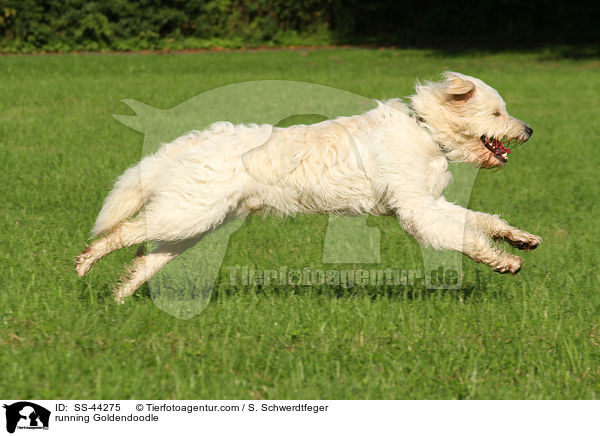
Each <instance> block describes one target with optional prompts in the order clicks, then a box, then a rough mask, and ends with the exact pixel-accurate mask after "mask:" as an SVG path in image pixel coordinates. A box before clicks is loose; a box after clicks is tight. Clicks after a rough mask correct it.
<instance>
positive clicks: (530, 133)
mask: <svg viewBox="0 0 600 436" xmlns="http://www.w3.org/2000/svg"><path fill="white" fill-rule="evenodd" d="M525 132H526V133H527V136H531V135H533V129H532V128H531V127H529V126H525Z"/></svg>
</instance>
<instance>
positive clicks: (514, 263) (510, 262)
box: [494, 253, 523, 276]
mask: <svg viewBox="0 0 600 436" xmlns="http://www.w3.org/2000/svg"><path fill="white" fill-rule="evenodd" d="M522 266H523V259H522V258H520V257H519V256H515V255H513V254H507V253H506V254H504V255H503V256H502V259H501V260H500V261H499V262H498V263H497V264H496V265H495V266H494V271H496V272H499V273H500V274H507V273H511V274H512V275H513V276H516V275H517V274H518V273H519V271H521V267H522Z"/></svg>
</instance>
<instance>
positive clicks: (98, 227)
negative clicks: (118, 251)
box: [92, 163, 149, 237]
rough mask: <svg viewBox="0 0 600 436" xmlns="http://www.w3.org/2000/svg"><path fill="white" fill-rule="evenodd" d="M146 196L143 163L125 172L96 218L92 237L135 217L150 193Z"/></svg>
mask: <svg viewBox="0 0 600 436" xmlns="http://www.w3.org/2000/svg"><path fill="white" fill-rule="evenodd" d="M146 194H147V195H146V196H145V195H144V189H143V186H142V178H141V163H140V164H137V165H136V166H134V167H131V168H129V169H128V170H127V171H125V172H124V173H123V174H122V175H121V177H119V178H118V179H117V181H116V183H115V186H114V188H113V189H112V191H111V192H110V194H108V196H107V197H106V199H105V200H104V204H103V205H102V210H100V213H99V214H98V218H96V223H95V224H94V228H93V229H92V236H93V237H96V236H98V235H100V234H102V233H106V232H108V231H109V230H110V229H112V228H113V227H114V226H116V225H117V224H119V223H120V222H122V221H124V220H126V219H127V218H129V217H131V216H133V215H134V214H135V213H136V212H137V211H138V210H140V209H141V207H142V206H143V205H144V202H145V200H146V199H147V197H148V194H149V193H146Z"/></svg>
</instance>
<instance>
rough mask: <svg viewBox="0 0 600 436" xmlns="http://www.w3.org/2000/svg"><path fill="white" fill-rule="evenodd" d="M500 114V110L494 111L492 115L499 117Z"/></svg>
mask: <svg viewBox="0 0 600 436" xmlns="http://www.w3.org/2000/svg"><path fill="white" fill-rule="evenodd" d="M500 115H502V114H501V113H500V111H496V112H494V116H495V117H499V116H500Z"/></svg>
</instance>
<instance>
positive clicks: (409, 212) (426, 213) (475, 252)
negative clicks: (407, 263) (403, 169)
mask: <svg viewBox="0 0 600 436" xmlns="http://www.w3.org/2000/svg"><path fill="white" fill-rule="evenodd" d="M448 204H449V203H448ZM468 212H469V211H467V210H466V209H463V212H462V213H457V211H452V210H448V209H447V208H445V207H444V205H443V204H439V203H438V202H437V201H436V200H433V199H432V200H428V201H425V202H423V203H420V204H418V205H415V204H413V205H411V206H410V207H409V208H408V207H402V208H399V209H397V210H396V213H397V216H398V218H399V219H400V222H401V224H402V226H403V227H404V228H405V229H406V231H408V232H409V233H410V234H411V235H413V236H414V237H415V238H416V239H417V240H418V241H419V242H420V243H422V244H424V245H431V246H432V247H433V248H436V249H444V250H454V251H459V252H461V253H463V254H465V255H467V256H469V257H470V258H471V259H473V260H474V261H476V262H481V263H485V264H486V265H489V266H491V267H492V268H494V270H495V271H497V272H500V273H511V274H517V273H518V272H519V271H520V269H521V266H522V264H523V259H521V258H520V257H519V256H515V255H513V254H510V253H505V252H503V251H500V250H498V249H497V248H495V247H494V245H493V243H492V240H491V239H490V237H489V236H488V235H486V234H485V233H484V232H482V231H480V230H479V229H477V228H475V227H473V226H472V225H471V224H470V223H469V218H468V216H469V214H468Z"/></svg>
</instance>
